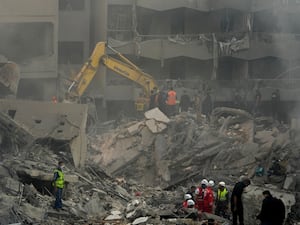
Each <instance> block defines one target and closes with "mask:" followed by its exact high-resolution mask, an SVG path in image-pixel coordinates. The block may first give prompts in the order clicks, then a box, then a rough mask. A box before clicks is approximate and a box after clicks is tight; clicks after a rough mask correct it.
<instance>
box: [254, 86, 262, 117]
mask: <svg viewBox="0 0 300 225" xmlns="http://www.w3.org/2000/svg"><path fill="white" fill-rule="evenodd" d="M260 107H261V93H260V91H259V89H256V91H255V96H254V107H253V114H254V116H257V115H259V114H260Z"/></svg>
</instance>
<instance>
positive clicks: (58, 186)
mask: <svg viewBox="0 0 300 225" xmlns="http://www.w3.org/2000/svg"><path fill="white" fill-rule="evenodd" d="M63 168H64V163H63V162H62V161H59V162H58V166H57V168H56V169H55V170H54V176H53V182H52V185H53V186H54V193H55V203H54V209H56V210H60V209H62V193H63V189H64V185H65V178H64V177H65V176H64V173H63Z"/></svg>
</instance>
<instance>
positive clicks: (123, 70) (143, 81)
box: [68, 42, 157, 97]
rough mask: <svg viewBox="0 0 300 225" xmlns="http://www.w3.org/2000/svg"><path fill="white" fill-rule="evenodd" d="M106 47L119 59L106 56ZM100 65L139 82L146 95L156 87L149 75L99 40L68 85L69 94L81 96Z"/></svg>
mask: <svg viewBox="0 0 300 225" xmlns="http://www.w3.org/2000/svg"><path fill="white" fill-rule="evenodd" d="M107 48H110V49H111V50H112V51H113V52H114V53H116V54H117V55H118V56H119V57H120V60H118V59H115V58H113V57H111V56H108V55H107V54H106V49H107ZM100 65H104V66H106V67H107V68H109V69H110V70H112V71H114V72H116V73H117V74H119V75H121V76H123V77H125V78H127V79H130V80H132V81H134V82H135V83H137V84H139V85H140V86H141V87H142V88H143V90H144V93H145V95H146V96H147V97H149V96H150V92H151V90H152V89H153V88H154V87H157V85H156V82H155V80H154V78H153V77H152V76H151V75H149V74H147V73H144V72H143V71H142V70H141V69H139V68H138V67H137V66H136V65H134V64H133V63H132V62H130V60H129V59H127V58H126V57H125V56H123V55H122V54H121V53H119V52H117V51H116V50H114V49H113V48H111V47H109V46H107V45H106V43H105V42H99V43H97V45H96V47H95V49H94V51H93V53H92V55H91V57H90V59H89V60H88V61H87V62H86V63H85V64H84V65H83V67H82V69H81V70H80V72H79V73H78V74H77V75H76V77H75V79H74V80H73V82H72V84H71V85H70V87H69V89H68V92H69V94H70V95H71V96H74V97H81V96H82V95H83V93H84V92H85V90H86V89H87V87H88V85H89V84H90V83H91V82H92V80H93V78H94V76H95V75H96V73H97V70H98V68H99V66H100Z"/></svg>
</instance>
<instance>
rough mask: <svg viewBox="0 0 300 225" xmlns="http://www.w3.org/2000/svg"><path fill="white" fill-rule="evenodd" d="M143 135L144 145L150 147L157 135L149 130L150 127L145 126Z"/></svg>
mask: <svg viewBox="0 0 300 225" xmlns="http://www.w3.org/2000/svg"><path fill="white" fill-rule="evenodd" d="M141 135H142V145H143V146H146V147H149V146H151V145H152V144H153V141H154V139H155V135H154V134H153V133H152V132H151V131H150V130H149V128H148V127H144V128H143V129H142V130H141Z"/></svg>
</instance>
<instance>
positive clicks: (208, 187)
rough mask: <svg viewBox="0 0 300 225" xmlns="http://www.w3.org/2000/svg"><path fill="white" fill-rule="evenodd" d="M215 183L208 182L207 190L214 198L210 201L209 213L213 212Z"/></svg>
mask: <svg viewBox="0 0 300 225" xmlns="http://www.w3.org/2000/svg"><path fill="white" fill-rule="evenodd" d="M214 186H215V182H214V181H213V180H210V181H208V185H207V189H208V190H209V191H210V192H211V193H212V198H211V199H210V203H209V205H208V211H210V212H211V213H212V212H213V207H214V200H215V193H214Z"/></svg>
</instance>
